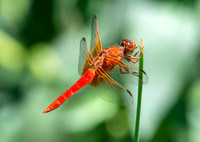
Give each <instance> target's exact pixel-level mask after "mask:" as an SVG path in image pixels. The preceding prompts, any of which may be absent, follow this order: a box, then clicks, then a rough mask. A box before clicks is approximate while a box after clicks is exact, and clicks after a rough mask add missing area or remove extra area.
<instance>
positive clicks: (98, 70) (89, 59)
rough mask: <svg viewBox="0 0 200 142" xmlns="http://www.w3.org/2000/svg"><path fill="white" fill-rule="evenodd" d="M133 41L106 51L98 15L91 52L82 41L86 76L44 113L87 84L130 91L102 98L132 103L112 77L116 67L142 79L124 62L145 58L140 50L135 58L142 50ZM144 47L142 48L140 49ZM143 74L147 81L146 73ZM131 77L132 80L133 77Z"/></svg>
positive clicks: (82, 72)
mask: <svg viewBox="0 0 200 142" xmlns="http://www.w3.org/2000/svg"><path fill="white" fill-rule="evenodd" d="M138 47H139V46H137V47H136V44H135V43H134V42H133V41H132V40H128V39H123V40H122V41H121V46H117V45H116V46H111V47H108V48H106V49H102V44H101V40H100V36H99V32H98V26H97V17H96V15H94V17H93V20H92V34H91V45H90V52H91V54H90V52H89V50H88V47H87V43H86V40H85V38H82V39H81V42H80V56H79V74H80V75H82V77H81V78H80V79H79V80H78V81H77V82H76V83H75V84H74V85H73V86H72V87H70V88H69V89H68V90H67V91H65V92H64V93H63V94H62V95H60V96H59V97H58V98H57V99H56V100H55V101H54V102H53V103H52V104H50V105H49V106H48V107H47V108H46V109H45V110H44V111H43V113H46V112H49V111H52V110H54V109H56V108H57V107H59V106H60V105H61V104H63V103H64V102H65V101H66V100H67V99H68V98H70V97H71V96H72V95H73V94H75V93H76V92H77V91H78V90H80V89H81V88H82V87H84V86H85V85H87V84H90V85H91V86H94V87H96V86H101V87H102V86H103V84H106V85H108V86H109V85H110V86H112V87H111V89H114V90H115V88H117V89H121V90H124V91H126V92H127V93H118V94H116V93H109V94H111V95H108V94H105V95H104V96H101V97H102V98H103V99H104V100H107V101H110V102H116V103H120V104H125V105H126V104H128V105H130V104H132V94H131V92H130V91H129V90H128V89H126V88H125V87H124V86H122V85H121V84H119V83H118V82H117V81H115V80H114V79H113V78H112V77H111V76H110V75H108V73H109V72H111V71H112V70H113V69H114V67H115V66H118V67H119V71H120V73H121V74H127V75H131V76H136V77H139V75H138V74H139V73H138V71H139V70H141V69H139V68H137V67H135V66H131V65H129V64H127V63H125V62H123V61H122V60H123V59H125V60H126V61H128V62H132V63H137V62H138V61H139V59H140V58H141V56H142V55H140V50H138V51H137V52H136V53H135V54H134V55H133V56H130V55H131V54H133V52H134V51H135V50H136V49H137V48H138ZM140 48H142V47H140ZM141 71H142V72H143V75H144V78H145V77H146V78H147V76H146V73H145V72H144V71H143V70H141ZM129 78H130V77H129Z"/></svg>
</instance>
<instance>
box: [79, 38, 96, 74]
mask: <svg viewBox="0 0 200 142" xmlns="http://www.w3.org/2000/svg"><path fill="white" fill-rule="evenodd" d="M92 61H93V58H92V56H91V54H90V52H89V50H88V47H87V43H86V40H85V38H82V39H81V41H80V50H79V63H78V71H79V74H80V75H81V76H82V75H83V74H84V73H85V72H86V71H87V70H88V69H89V68H90V64H91V62H92Z"/></svg>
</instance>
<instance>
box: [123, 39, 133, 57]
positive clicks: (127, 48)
mask: <svg viewBox="0 0 200 142" xmlns="http://www.w3.org/2000/svg"><path fill="white" fill-rule="evenodd" d="M121 46H123V47H124V54H126V55H129V54H132V53H133V51H134V49H135V46H136V45H135V43H134V42H133V41H132V40H128V39H123V40H122V42H121Z"/></svg>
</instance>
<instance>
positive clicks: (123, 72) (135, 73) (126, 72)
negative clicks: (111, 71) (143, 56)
mask: <svg viewBox="0 0 200 142" xmlns="http://www.w3.org/2000/svg"><path fill="white" fill-rule="evenodd" d="M123 68H124V69H125V70H126V71H122V66H121V65H119V70H120V73H121V74H133V75H135V76H138V77H139V75H138V73H137V72H131V71H130V70H129V69H127V68H126V67H124V66H123Z"/></svg>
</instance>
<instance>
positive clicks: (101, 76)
mask: <svg viewBox="0 0 200 142" xmlns="http://www.w3.org/2000/svg"><path fill="white" fill-rule="evenodd" d="M90 85H91V86H94V87H95V88H94V90H95V92H96V93H95V94H97V95H98V97H100V98H102V99H103V100H105V101H108V102H112V103H115V104H120V105H132V104H133V97H132V94H131V92H130V91H129V90H128V89H126V88H125V87H124V86H123V85H121V84H119V83H118V82H117V81H115V80H113V79H112V78H111V77H110V76H109V75H108V74H107V73H106V72H105V71H104V70H103V69H102V68H99V69H98V70H97V75H96V77H95V79H94V80H93V82H92V83H91V84H90Z"/></svg>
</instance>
